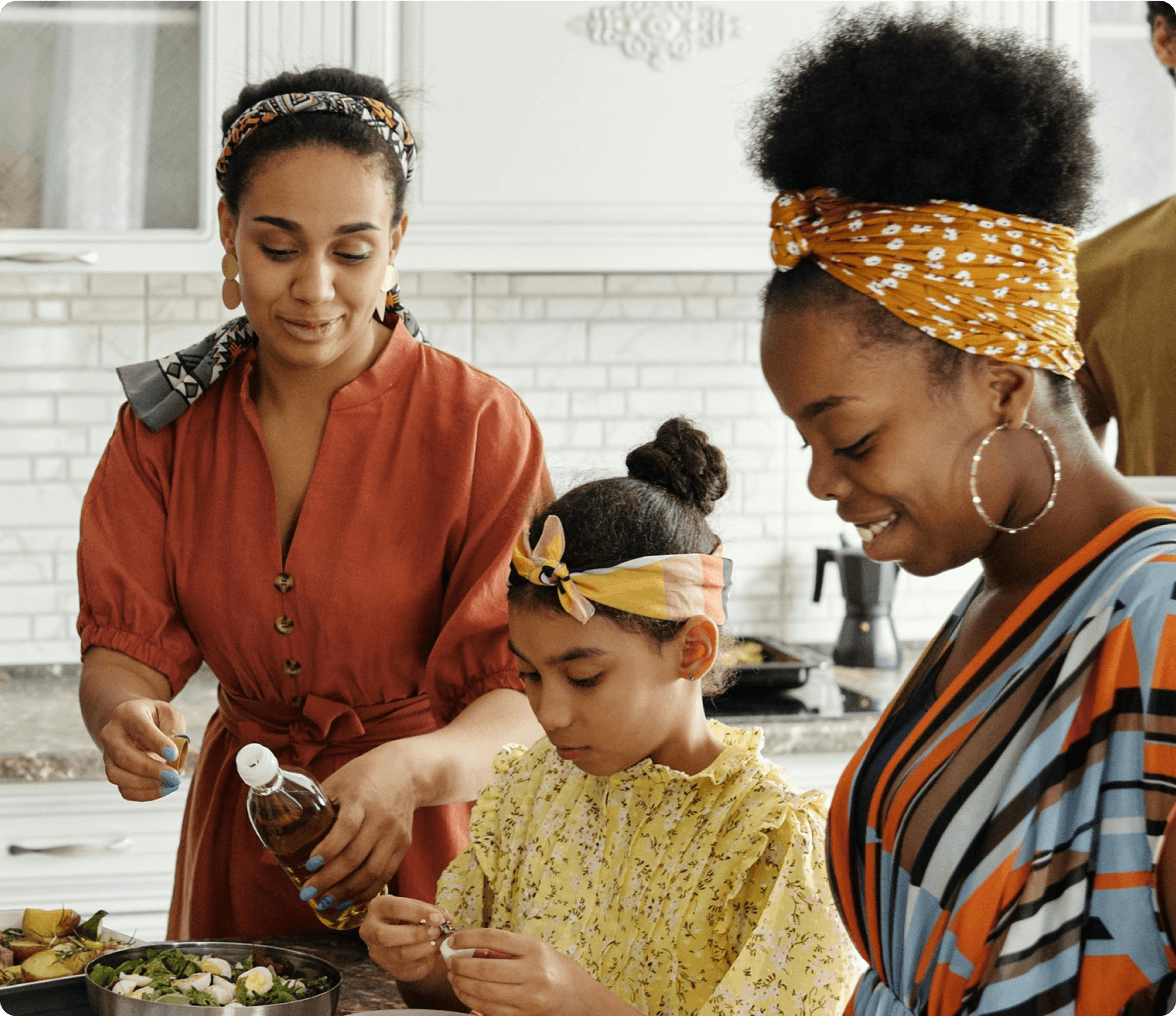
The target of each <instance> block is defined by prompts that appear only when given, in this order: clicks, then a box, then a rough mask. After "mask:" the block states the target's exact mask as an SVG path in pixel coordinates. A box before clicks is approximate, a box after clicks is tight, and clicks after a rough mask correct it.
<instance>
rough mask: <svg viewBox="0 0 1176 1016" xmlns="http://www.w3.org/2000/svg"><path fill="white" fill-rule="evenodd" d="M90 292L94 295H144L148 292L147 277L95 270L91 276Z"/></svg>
mask: <svg viewBox="0 0 1176 1016" xmlns="http://www.w3.org/2000/svg"><path fill="white" fill-rule="evenodd" d="M90 292H91V293H92V294H94V296H142V295H143V294H144V293H146V292H147V277H146V276H145V275H130V274H123V273H114V274H106V273H103V272H95V273H94V274H93V275H91V276H90Z"/></svg>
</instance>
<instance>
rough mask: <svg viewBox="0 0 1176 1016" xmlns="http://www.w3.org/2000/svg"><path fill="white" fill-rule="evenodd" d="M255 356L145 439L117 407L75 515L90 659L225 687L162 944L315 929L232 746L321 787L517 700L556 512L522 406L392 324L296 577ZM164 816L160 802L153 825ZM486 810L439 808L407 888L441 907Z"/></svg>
mask: <svg viewBox="0 0 1176 1016" xmlns="http://www.w3.org/2000/svg"><path fill="white" fill-rule="evenodd" d="M255 362H256V354H255V353H254V352H253V351H250V352H247V353H245V354H243V355H242V356H241V357H240V358H239V359H238V360H237V361H236V362H235V363H234V364H233V365H232V366H231V367H230V368H229V369H228V370H227V371H226V372H225V375H224V376H223V378H222V379H221V380H220V381H219V382H218V383H216V384H214V385H213V386H212V387H211V388H210V389H209V390H208V391H207V392H206V393H205V394H204V395H202V396H201V397H200V398H199V399H198V400H197V401H196V403H195V404H194V405H193V406H192V407H191V408H190V409H189V410H187V411H186V412H185V413H184V414H183V415H182V416H180V417H179V419H178V420H176V421H175V422H174V423H172V424H170V425H168V426H166V427H164V428H163V429H162V430H161V431H160V432H159V433H158V434H152V433H151V432H150V431H149V430H148V429H147V428H146V427H145V426H144V425H143V424H142V423H141V422H140V421H139V420H138V419H137V418H136V417H135V416H134V414H133V413H132V412H131V411H130V408H129V406H126V405H124V406H123V407H122V410H121V412H120V414H119V419H118V424H117V426H116V428H115V432H114V435H113V437H112V438H111V440H110V443H109V445H108V446H107V449H106V452H105V454H104V455H103V458H102V461H101V463H100V464H99V466H98V469H97V471H96V473H95V475H94V478H93V480H92V482H91V484H90V489H89V491H88V493H87V495H86V499H85V502H84V504H83V508H82V523H81V542H80V544H79V548H78V573H79V586H80V590H81V614H80V616H79V619H78V630H79V633H80V634H81V638H82V650H83V652H84V651H85V650H86V649H87V648H89V647H90V646H104V647H106V648H109V649H114V650H117V651H119V652H122V653H125V654H127V655H128V656H131V657H133V658H134V659H136V660H139V661H140V662H142V663H144V664H146V665H147V666H149V667H152V668H154V669H155V670H158V671H159V672H160V673H162V674H164V675H165V676H166V677H167V679H168V681H169V682H170V684H171V686H172V689H173V690H174V691H178V690H179V689H180V688H182V687H183V685H184V683H185V682H186V681H187V680H188V678H189V677H191V675H192V674H193V672H195V670H196V669H197V667H198V666H199V665H200V662H201V660H204V661H206V662H207V663H208V665H209V667H210V668H211V669H212V671H213V672H214V673H215V674H216V675H217V677H218V679H219V680H220V692H219V697H220V708H219V709H218V711H217V712H216V713H215V714H214V715H213V717H212V719H211V720H210V722H209V725H208V729H207V732H206V733H205V736H204V741H203V746H202V749H201V752H200V758H199V763H198V765H197V767H196V771H195V773H194V775H193V779H192V787H191V792H190V795H189V799H188V805H187V811H186V813H185V815H184V825H183V834H182V838H181V841H180V849H179V857H178V862H177V868H176V881H175V886H174V890H173V898H172V909H171V918H170V922H169V926H168V935H169V937H172V938H221V937H225V936H261V935H270V934H274V933H283V934H295V933H298V932H300V931H307V932H309V931H321V930H323V926H322V925H321V924H320V923H319V922H318V920H317V919H316V917H315V916H314V914H313V913H312V911H311V908H310V907H309V906H308V905H307V904H305V903H302V902H300V901H299V899H298V896H297V893H296V892H295V891H294V889H293V887H292V886H291V884H290V882H289V880H288V879H287V878H286V875H285V874H284V873H283V872H282V870H281V868H279V867H278V866H277V862H276V861H275V860H274V859H273V858H272V856H271V855H269V854H268V852H266V851H264V850H263V849H262V847H261V844H260V842H259V841H258V839H257V837H256V835H255V834H254V832H253V829H252V828H251V827H250V825H249V821H248V818H247V817H246V812H245V793H246V788H245V785H244V784H243V783H242V782H241V780H240V778H239V777H238V775H237V773H236V768H235V761H234V759H235V755H236V753H237V750H238V749H239V748H240V747H241V746H242V745H244V744H246V743H248V742H249V741H260V742H261V743H263V744H266V745H268V746H269V747H271V748H273V749H274V750H275V751H276V752H277V754H278V758H279V760H280V761H281V762H282V764H285V765H289V764H293V765H299V766H302V767H303V768H306V769H308V770H309V771H310V772H311V773H313V774H314V775H315V776H316V777H317V778H319V779H320V780H321V779H324V778H325V777H327V776H329V775H330V774H331V773H333V772H334V771H335V770H337V769H338V768H340V767H341V766H342V765H343V764H345V763H346V762H348V761H350V760H351V759H353V758H355V757H356V756H358V755H360V754H362V753H363V752H365V751H367V750H369V749H371V748H373V747H375V746H376V745H378V744H381V743H384V742H386V741H388V740H392V739H395V738H399V737H406V736H411V735H415V734H421V733H425V732H427V731H430V730H434V729H436V728H437V727H439V726H441V725H443V724H445V723H447V722H449V721H450V720H452V719H453V717H454V716H455V715H457V713H459V712H460V711H461V710H462V709H463V708H464V707H465V706H466V705H468V704H469V703H470V702H472V701H473V700H474V699H476V698H478V697H479V696H481V695H483V694H485V693H487V692H489V691H491V690H493V689H496V688H514V689H519V690H521V688H522V682H521V680H520V678H519V676H518V668H517V665H516V663H515V661H514V659H513V657H512V655H511V653H510V652H509V650H508V649H507V644H506V619H507V615H506V596H505V592H506V573H507V563H508V559H509V554H510V548H511V546H512V545H513V543H514V541H515V539H516V538H517V536H518V533H519V532H520V530H521V528H522V526H523V524H524V520H525V519H526V518H527V517H528V515H529V514H530V513H531V511H532V510H533V509H534V508H535V506H536V502H537V501H542V500H544V499H545V498H547V497H548V496H549V494H550V481H549V480H548V477H547V471H546V467H545V466H544V462H543V451H542V442H541V438H540V435H539V430H538V427H537V426H536V424H535V421H534V420H533V419H532V417H531V415H530V414H529V413H528V412H527V410H526V408H525V407H524V406H523V404H522V402H521V401H520V400H519V398H518V396H516V395H515V394H514V393H513V392H512V391H511V390H510V389H508V388H506V387H505V386H504V385H502V384H500V383H499V382H497V381H496V380H494V379H493V378H491V377H489V376H487V375H485V374H483V373H481V372H480V371H478V370H475V369H474V368H472V367H470V366H469V365H468V364H466V363H464V362H463V361H461V360H459V359H457V358H456V357H453V356H450V355H449V354H447V353H443V352H441V351H439V350H437V349H435V348H433V347H431V346H427V345H423V344H421V343H419V342H417V341H416V340H415V339H413V338H412V337H411V336H410V335H409V334H408V333H407V331H405V329H404V328H403V326H402V325H399V324H398V325H397V327H396V329H395V331H394V332H393V335H392V337H391V338H390V340H389V341H388V344H387V346H386V348H385V349H384V351H383V352H382V353H381V355H380V357H379V358H378V360H377V361H376V362H375V363H374V364H373V365H372V367H371V368H369V369H368V370H367V371H365V372H364V373H363V374H361V375H360V376H359V377H358V378H356V379H355V380H354V381H353V382H351V383H350V384H348V385H346V386H345V387H344V388H342V389H340V390H339V391H338V392H337V393H336V394H335V396H334V398H333V400H332V402H331V408H330V413H329V416H328V419H327V424H326V428H325V431H324V434H323V439H322V445H321V448H320V450H319V454H318V459H317V461H316V464H315V467H314V472H313V474H312V477H311V481H310V485H309V487H308V489H307V492H306V498H305V501H304V502H303V506H302V510H301V514H300V516H299V519H298V524H297V529H296V531H295V533H294V537H293V540H292V542H291V545H290V549H289V552H288V554H287V556H286V560H285V561H283V560H282V551H281V544H280V538H279V534H278V523H277V510H276V504H275V498H274V488H273V481H272V476H271V473H270V468H269V463H268V459H267V457H266V452H265V447H264V444H263V442H262V437H261V426H260V421H259V418H258V415H257V409H256V406H255V404H254V403H253V401H252V399H251V398H250V394H249V393H250V381H249V379H250V376H251V374H252V372H253V370H254V365H255ZM149 806H150V805H147V807H149ZM468 817H469V805H467V804H460V805H448V806H443V807H435V808H422V809H420V810H418V811H417V813H416V815H415V819H414V825H413V843H412V847H411V849H410V850H409V852H408V855H407V856H406V857H405V859H404V861H403V863H402V864H401V867H400V870H399V872H398V875H397V878H396V885H395V886H394V890H395V891H396V892H398V893H400V894H402V895H408V896H414V897H417V898H420V899H425V900H432V898H433V893H434V890H435V887H436V883H437V878H438V876H439V875H440V874H441V872H442V871H443V870H444V869H445V866H446V865H447V864H448V863H449V861H450V860H452V858H453V857H454V856H456V854H457V853H458V852H459V851H460V850H461V849H462V848H463V847H464V846H465V844H466V842H467V828H468Z"/></svg>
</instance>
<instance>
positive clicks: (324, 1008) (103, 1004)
mask: <svg viewBox="0 0 1176 1016" xmlns="http://www.w3.org/2000/svg"><path fill="white" fill-rule="evenodd" d="M256 948H258V949H260V950H261V951H262V952H264V953H265V954H266V955H267V956H270V957H272V958H273V959H275V960H282V961H284V962H286V963H289V964H290V965H291V966H292V967H294V969H295V970H296V971H297V976H299V977H327V978H329V979H330V987H329V988H328V989H327V990H326V991H322V992H319V994H317V995H311V996H310V997H308V998H300V999H298V1000H296V1001H294V1002H279V1003H276V1004H275V1005H250V1006H245V1007H243V1008H240V1009H230V1010H228V1011H229V1012H232V1013H234V1014H235V1016H335V1009H336V1008H337V1007H338V1005H339V985H340V984H342V983H343V975H342V974H341V973H340V972H339V969H338V967H335V966H333V965H332V964H330V963H328V962H327V961H326V960H320V959H319V958H318V957H317V956H312V955H311V954H310V953H305V952H299V951H298V950H297V949H279V948H278V947H277V946H267V945H262V944H260V943H259V944H258V945H257V946H256ZM148 949H156V950H158V949H178V950H179V951H180V952H184V953H192V954H194V955H196V956H205V955H207V954H209V953H211V954H212V955H213V956H219V957H221V958H222V959H225V960H228V961H229V963H231V964H232V963H236V962H237V961H238V960H248V959H250V958H251V957H252V956H253V950H254V946H253V945H252V944H251V943H249V942H156V943H153V944H152V945H146V946H136V947H135V948H134V949H119V950H118V951H117V952H108V953H103V954H102V955H101V956H96V957H95V958H94V959H92V960H91V961H90V962H89V963H87V964H86V969H85V971H84V973H85V975H86V995H87V996H88V997H89V999H90V1005H91V1006H93V1008H94V1011H95V1012H97V1013H99V1014H100V1016H169V1014H170V1016H176V1014H178V1013H185V1012H190V1013H210V1012H212V1011H213V1009H214V1008H216V1007H215V1006H207V1005H169V1004H168V1003H166V1002H145V1001H143V999H141V998H128V997H127V996H126V995H116V994H115V993H114V992H113V991H111V990H110V989H109V988H100V987H98V985H96V984H95V983H94V982H93V981H92V980H90V972H91V971H92V970H93V969H94V967H96V966H103V967H118V966H121V965H122V964H124V963H126V962H127V960H141V959H146V958H147V950H148ZM219 1011H220V1012H224V1011H225V1010H224V1009H221V1010H219Z"/></svg>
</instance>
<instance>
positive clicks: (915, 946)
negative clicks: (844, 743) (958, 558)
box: [828, 508, 1176, 1016]
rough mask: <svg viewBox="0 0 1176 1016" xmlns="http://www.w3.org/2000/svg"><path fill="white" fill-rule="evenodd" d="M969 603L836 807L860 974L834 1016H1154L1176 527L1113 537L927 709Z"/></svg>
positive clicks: (1174, 956)
mask: <svg viewBox="0 0 1176 1016" xmlns="http://www.w3.org/2000/svg"><path fill="white" fill-rule="evenodd" d="M979 589H980V584H979V583H978V584H977V586H976V587H974V588H973V589H972V590H971V591H970V592H969V593H968V594H967V595H966V596H965V597H964V599H963V600H962V601H961V603H960V605H959V607H958V608H957V609H956V611H955V613H954V614H953V615H952V618H951V619H950V620H949V621H948V623H947V625H946V626H945V627H944V629H943V630H942V631H941V632H940V635H939V637H938V638H936V640H935V641H934V642H933V643H932V645H931V647H930V648H929V649H928V651H927V653H926V654H925V655H924V658H923V659H922V660H920V662H919V664H918V665H917V666H916V667H915V669H914V671H913V672H912V674H911V676H910V677H909V678H908V680H907V682H906V684H905V685H904V686H903V689H902V691H901V692H900V693H899V696H898V697H896V699H895V701H894V702H893V703H892V704H891V706H890V708H889V709H888V710H887V711H886V713H884V714H883V716H882V719H881V720H880V721H879V723H878V725H877V726H876V727H875V728H874V731H873V732H872V733H871V735H870V737H869V738H868V739H867V740H866V743H865V744H864V745H862V747H861V748H860V749H859V750H858V752H857V754H856V755H855V756H854V758H853V761H852V762H851V763H850V765H849V767H848V768H847V769H846V771H845V773H844V774H843V775H842V778H841V782H840V784H839V785H838V787H837V792H836V794H835V796H834V799H833V805H832V809H831V813H830V817H829V839H828V844H829V853H830V872H831V876H832V880H833V885H834V890H835V893H836V895H837V897H838V902H839V905H840V907H841V911H842V916H843V917H844V919H845V922H846V925H847V926H848V928H849V931H850V934H851V935H852V937H853V939H854V941H855V943H856V944H857V947H858V949H859V950H860V951H861V953H862V955H863V956H865V957H866V959H867V961H868V962H869V964H870V969H869V970H867V971H866V973H865V974H864V975H863V976H862V979H861V981H860V982H859V984H858V987H857V990H856V992H855V993H854V998H853V1001H852V1002H851V1004H850V1006H849V1009H848V1010H847V1013H848V1014H850V1016H903V1014H907V1013H918V1014H927V1016H950V1014H955V1013H963V1012H967V1013H1007V1014H1010V1016H1013V1014H1015V1016H1044V1014H1047V1013H1051V1014H1052V1013H1058V1014H1070V1013H1073V1014H1077V1016H1088V1014H1090V1016H1093V1014H1100V1016H1101V1014H1115V1013H1118V1012H1120V1011H1121V1010H1123V1009H1124V1007H1125V1006H1127V1005H1128V1002H1129V1000H1130V1001H1131V1006H1130V1011H1131V1012H1133V1013H1134V1012H1152V1011H1155V1012H1157V1013H1161V1014H1162V1013H1166V1012H1168V1010H1169V1009H1171V1008H1172V1003H1171V1002H1169V1001H1168V994H1169V992H1170V990H1171V988H1172V983H1173V981H1174V980H1176V974H1173V973H1172V971H1174V970H1176V950H1174V949H1173V945H1172V940H1171V939H1170V938H1169V936H1168V934H1167V933H1166V932H1165V931H1164V929H1163V925H1162V922H1161V920H1160V916H1159V912H1158V909H1157V903H1156V897H1155V891H1154V881H1155V880H1154V874H1153V864H1154V858H1155V857H1156V856H1158V853H1159V847H1160V843H1161V838H1162V835H1163V831H1164V827H1165V823H1166V820H1167V818H1168V816H1169V814H1170V812H1171V811H1172V808H1173V805H1176V514H1173V513H1172V512H1170V511H1168V510H1166V509H1162V508H1143V509H1138V510H1136V511H1133V512H1131V513H1129V514H1127V515H1125V516H1123V517H1122V518H1121V519H1119V520H1118V521H1117V522H1115V523H1114V524H1113V525H1111V526H1110V527H1108V528H1107V529H1106V530H1104V531H1103V532H1102V533H1100V534H1099V535H1098V536H1097V537H1096V538H1095V539H1094V540H1092V541H1091V542H1090V543H1089V544H1088V545H1087V546H1085V547H1084V548H1083V549H1082V550H1080V551H1079V552H1078V553H1076V554H1075V555H1073V556H1072V557H1071V558H1070V559H1069V560H1067V561H1066V562H1065V563H1064V564H1062V565H1061V566H1060V567H1058V568H1057V569H1056V570H1055V571H1054V572H1053V573H1052V574H1051V575H1050V576H1049V577H1048V578H1046V579H1045V580H1044V581H1043V582H1041V583H1040V584H1039V585H1038V586H1037V587H1036V588H1035V589H1034V590H1033V592H1032V593H1031V594H1030V595H1029V596H1028V597H1027V598H1026V599H1025V601H1024V602H1023V603H1021V604H1020V606H1018V608H1017V609H1016V611H1015V612H1014V613H1013V614H1012V616H1011V617H1009V618H1008V620H1006V621H1005V623H1004V624H1003V625H1002V626H1001V628H1000V629H999V630H998V631H997V632H996V634H995V635H994V636H993V637H992V638H991V639H990V640H989V642H988V644H987V645H985V646H984V648H983V649H982V650H981V651H980V652H979V653H978V654H977V656H976V657H975V658H974V659H973V660H971V661H970V662H969V663H968V665H967V666H966V667H964V669H963V670H962V671H961V672H960V673H959V674H958V675H957V676H956V677H955V678H954V680H953V681H952V682H951V684H950V686H949V687H948V689H947V690H946V692H945V693H944V694H942V695H940V696H938V697H934V696H928V695H921V694H920V691H921V690H925V689H923V688H921V686H923V685H925V684H926V683H929V682H932V681H934V678H935V673H936V672H937V670H938V669H939V667H938V664H939V663H940V662H941V661H942V660H943V659H944V658H945V656H946V654H947V651H948V650H949V649H950V647H951V644H952V642H953V641H954V638H955V635H956V628H957V626H958V623H959V619H960V617H962V615H963V613H964V610H965V609H966V607H967V606H968V604H969V603H970V602H971V599H972V598H973V597H974V596H975V595H976V594H977V593H978V592H979ZM921 699H922V700H923V704H922V710H923V711H922V712H921V713H920V712H919V709H920V700H921ZM927 700H930V705H929V706H928V705H927V704H926V703H927ZM888 751H889V757H886V753H887V752H888ZM1153 1006H1155V1008H1154V1009H1153Z"/></svg>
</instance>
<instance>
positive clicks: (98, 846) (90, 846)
mask: <svg viewBox="0 0 1176 1016" xmlns="http://www.w3.org/2000/svg"><path fill="white" fill-rule="evenodd" d="M130 845H131V838H130V837H129V836H121V837H119V838H118V839H117V840H111V841H110V842H109V843H63V844H62V845H61V846H59V847H22V846H21V845H20V844H19V843H10V844H8V852H9V853H10V854H101V853H103V852H104V851H107V850H114V851H119V850H126V849H127V848H128V847H129V846H130ZM0 1011H3V1010H0Z"/></svg>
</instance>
